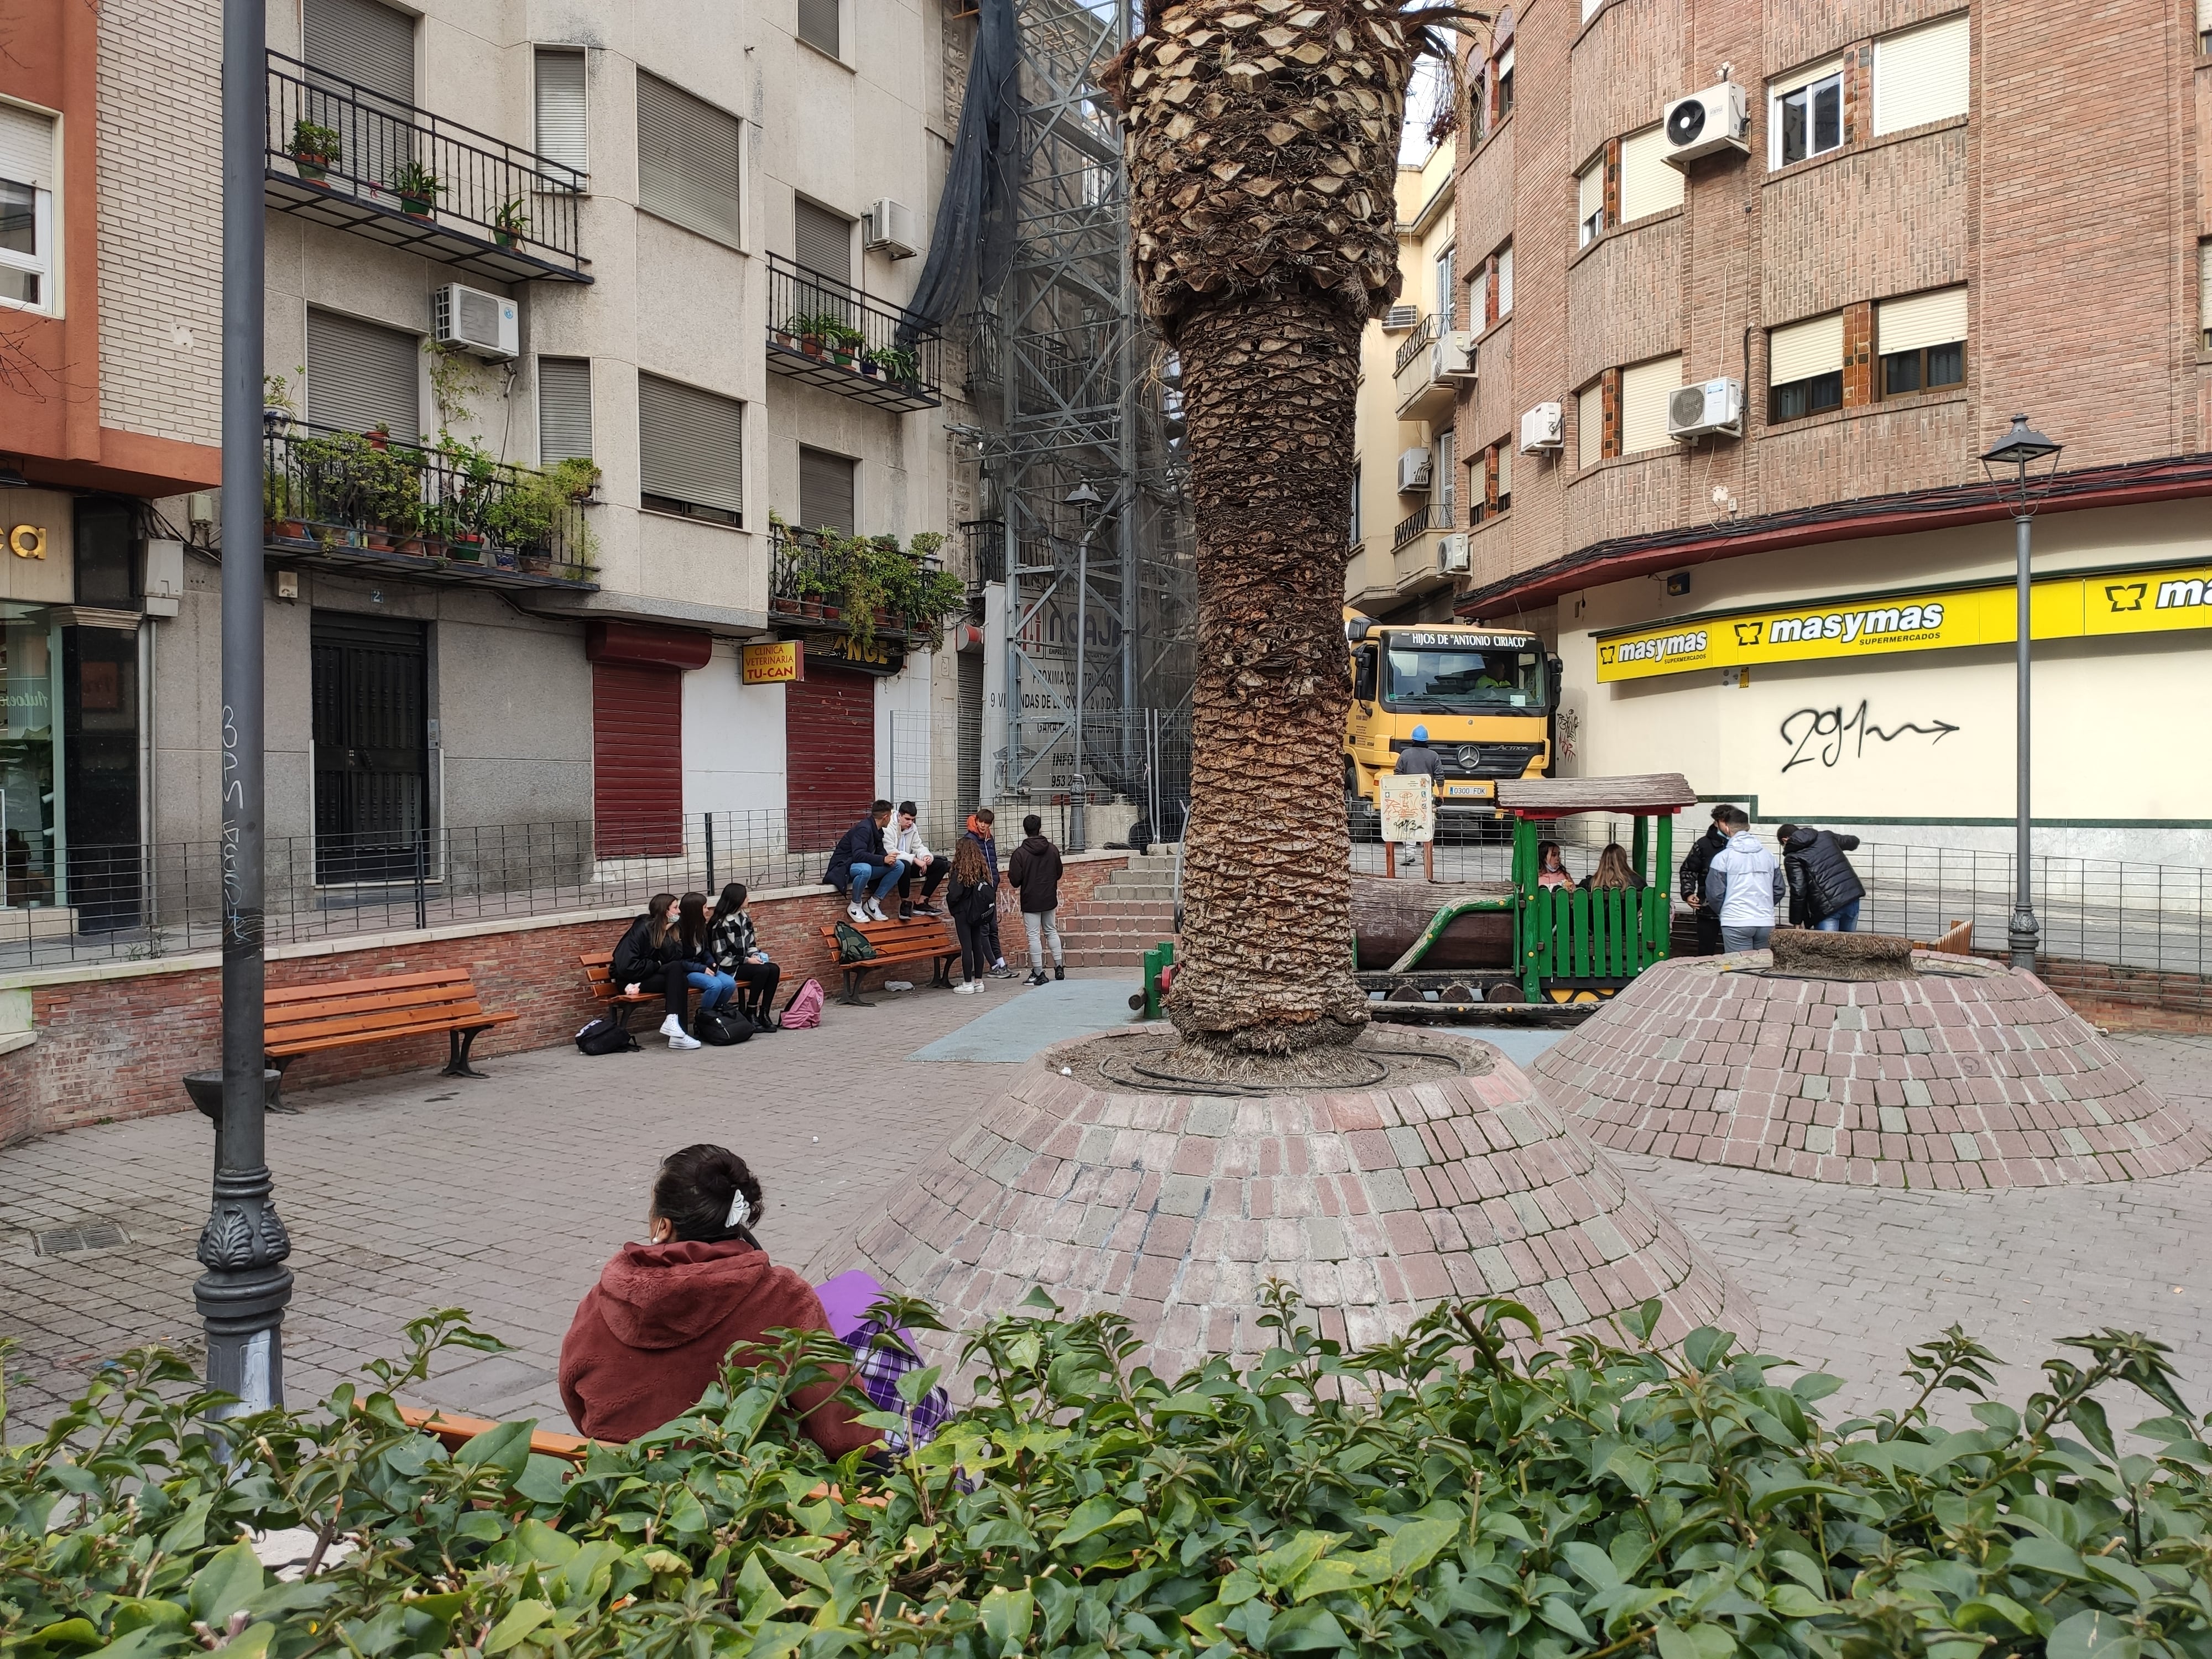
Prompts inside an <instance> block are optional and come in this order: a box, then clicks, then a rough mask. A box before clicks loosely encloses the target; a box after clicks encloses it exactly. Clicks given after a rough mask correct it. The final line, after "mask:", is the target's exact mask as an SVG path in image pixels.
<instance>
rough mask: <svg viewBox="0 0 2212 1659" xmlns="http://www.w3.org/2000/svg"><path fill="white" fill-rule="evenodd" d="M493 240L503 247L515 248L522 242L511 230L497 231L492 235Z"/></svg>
mask: <svg viewBox="0 0 2212 1659" xmlns="http://www.w3.org/2000/svg"><path fill="white" fill-rule="evenodd" d="M491 239H492V240H493V241H495V242H497V243H498V244H499V245H500V246H501V247H513V246H514V245H515V243H516V242H517V241H518V240H520V238H519V237H517V236H516V235H515V234H514V233H513V231H511V230H495V231H494V232H492V234H491Z"/></svg>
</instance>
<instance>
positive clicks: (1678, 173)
mask: <svg viewBox="0 0 2212 1659" xmlns="http://www.w3.org/2000/svg"><path fill="white" fill-rule="evenodd" d="M1681 205H1682V170H1681V169H1680V167H1671V166H1669V165H1668V161H1667V133H1666V130H1665V129H1664V128H1662V127H1653V128H1651V129H1650V131H1646V132H1639V133H1638V134H1637V135H1636V136H1635V137H1632V138H1624V139H1622V140H1621V141H1620V222H1621V223H1623V224H1624V225H1625V224H1629V223H1632V222H1634V221H1636V220H1638V219H1644V218H1648V217H1650V216H1651V215H1652V214H1655V213H1665V212H1667V211H1668V210H1670V209H1673V208H1678V207H1680V206H1681Z"/></svg>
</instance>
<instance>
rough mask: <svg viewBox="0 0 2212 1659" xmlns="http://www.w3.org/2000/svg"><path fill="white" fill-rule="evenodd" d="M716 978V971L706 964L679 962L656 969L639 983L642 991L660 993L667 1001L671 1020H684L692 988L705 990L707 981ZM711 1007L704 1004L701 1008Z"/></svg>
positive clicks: (638, 986)
mask: <svg viewBox="0 0 2212 1659" xmlns="http://www.w3.org/2000/svg"><path fill="white" fill-rule="evenodd" d="M712 978H714V970H713V969H710V968H708V966H707V965H706V964H705V963H700V962H679V963H674V964H672V965H671V966H669V967H666V968H656V969H653V971H652V972H651V973H649V974H647V975H646V976H645V977H644V978H643V979H641V980H640V981H638V982H637V988H638V989H639V990H641V991H645V992H653V991H658V992H659V993H660V994H661V995H662V997H663V999H664V1000H665V1004H666V1007H667V1011H668V1015H669V1018H671V1019H678V1020H680V1019H682V1018H684V1010H685V1009H687V1008H688V1007H690V1004H691V987H693V986H695V985H696V986H698V987H701V988H702V989H704V988H705V987H706V984H707V981H708V980H710V979H712ZM700 1006H701V1007H702V1008H703V1007H707V1006H711V1005H709V1004H708V1003H706V1002H703V1001H702V1003H701V1004H700Z"/></svg>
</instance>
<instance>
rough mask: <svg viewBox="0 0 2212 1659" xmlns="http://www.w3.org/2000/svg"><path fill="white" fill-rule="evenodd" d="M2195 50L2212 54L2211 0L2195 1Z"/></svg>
mask: <svg viewBox="0 0 2212 1659" xmlns="http://www.w3.org/2000/svg"><path fill="white" fill-rule="evenodd" d="M2197 51H2199V52H2212V0H2197Z"/></svg>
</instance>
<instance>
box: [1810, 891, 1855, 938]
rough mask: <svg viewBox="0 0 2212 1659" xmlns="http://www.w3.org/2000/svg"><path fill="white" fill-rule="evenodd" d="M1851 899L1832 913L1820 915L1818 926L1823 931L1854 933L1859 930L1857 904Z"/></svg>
mask: <svg viewBox="0 0 2212 1659" xmlns="http://www.w3.org/2000/svg"><path fill="white" fill-rule="evenodd" d="M1860 902H1861V901H1859V900H1857V899H1853V900H1852V901H1851V902H1850V903H1849V904H1846V905H1845V906H1844V908H1842V909H1840V910H1838V911H1837V912H1836V913H1835V914H1834V915H1828V916H1822V917H1821V918H1820V923H1819V926H1820V932H1822V933H1857V932H1858V930H1859V904H1860Z"/></svg>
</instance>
